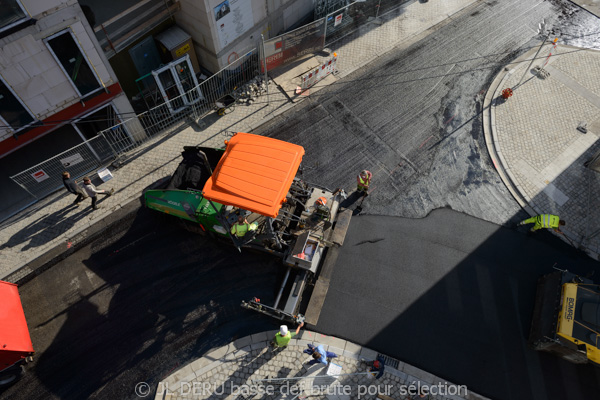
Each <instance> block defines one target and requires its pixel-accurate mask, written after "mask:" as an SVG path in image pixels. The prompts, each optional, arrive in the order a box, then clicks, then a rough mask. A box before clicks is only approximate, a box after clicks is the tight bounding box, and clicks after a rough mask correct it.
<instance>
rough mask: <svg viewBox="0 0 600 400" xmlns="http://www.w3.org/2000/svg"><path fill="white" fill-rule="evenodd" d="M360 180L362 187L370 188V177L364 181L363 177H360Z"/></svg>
mask: <svg viewBox="0 0 600 400" xmlns="http://www.w3.org/2000/svg"><path fill="white" fill-rule="evenodd" d="M358 180H359V181H360V184H361V185H363V186H369V183H370V179H369V175H367V179H363V178H362V176H360V175H358Z"/></svg>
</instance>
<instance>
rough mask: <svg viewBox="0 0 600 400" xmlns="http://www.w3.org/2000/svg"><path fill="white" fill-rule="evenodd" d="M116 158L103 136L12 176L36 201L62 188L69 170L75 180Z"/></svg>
mask: <svg viewBox="0 0 600 400" xmlns="http://www.w3.org/2000/svg"><path fill="white" fill-rule="evenodd" d="M113 156H114V153H113V150H112V149H111V147H110V144H109V142H108V140H106V138H105V137H104V135H99V136H96V137H94V138H92V139H90V140H87V141H85V142H83V143H81V144H79V145H77V146H75V147H73V148H70V149H69V150H67V151H64V152H62V153H60V154H59V155H56V156H54V157H52V158H50V159H48V160H46V161H44V162H42V163H40V164H37V165H34V166H33V167H31V168H28V169H26V170H25V171H22V172H20V173H18V174H16V175H13V176H11V177H10V179H12V180H13V181H14V182H15V183H16V184H17V185H19V186H20V187H22V188H23V189H24V190H25V191H26V192H27V193H29V194H30V195H32V196H33V197H34V198H36V199H37V200H39V199H41V198H43V197H45V196H47V195H48V194H50V193H52V192H54V191H56V190H57V189H60V188H62V187H63V183H62V173H63V172H64V171H65V170H68V171H69V172H70V173H71V176H72V177H74V178H78V177H81V176H83V175H85V174H87V173H89V172H90V171H93V170H95V169H96V168H98V167H100V166H102V165H104V163H105V162H107V161H109V160H112V159H113Z"/></svg>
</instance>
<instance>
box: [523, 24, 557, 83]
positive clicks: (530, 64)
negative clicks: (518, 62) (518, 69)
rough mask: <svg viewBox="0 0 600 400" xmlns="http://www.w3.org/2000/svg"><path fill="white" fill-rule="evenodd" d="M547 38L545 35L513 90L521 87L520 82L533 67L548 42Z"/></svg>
mask: <svg viewBox="0 0 600 400" xmlns="http://www.w3.org/2000/svg"><path fill="white" fill-rule="evenodd" d="M549 36H550V34H547V35H546V36H545V37H544V41H543V42H542V45H541V46H540V48H539V49H538V51H537V53H535V56H533V58H532V59H531V63H529V67H527V69H526V70H525V72H523V76H522V77H521V80H519V83H517V85H516V86H515V88H517V87H519V86H520V85H521V82H522V81H523V78H525V75H527V71H529V70H530V69H531V66H532V65H533V62H534V61H535V59H536V58H537V56H538V54H540V51H542V47H544V45H545V44H546V41H547V40H548V37H549Z"/></svg>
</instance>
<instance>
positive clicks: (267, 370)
mask: <svg viewBox="0 0 600 400" xmlns="http://www.w3.org/2000/svg"><path fill="white" fill-rule="evenodd" d="M274 335H275V332H263V333H259V334H255V335H252V336H247V337H245V338H241V339H238V340H236V341H235V342H232V343H231V344H229V345H227V346H224V347H221V348H218V349H216V350H213V351H212V352H210V353H208V354H206V355H205V356H204V357H202V358H200V359H198V360H196V361H194V362H192V363H191V364H188V365H186V366H184V367H183V368H181V369H180V370H178V371H175V372H174V373H173V374H171V375H170V376H169V377H167V378H165V379H164V380H163V381H161V382H159V384H158V386H157V388H156V396H155V400H183V399H199V400H200V399H237V398H239V399H242V397H238V395H239V394H247V393H251V391H252V388H253V387H254V389H256V390H257V391H258V392H259V394H257V395H256V396H252V395H247V396H245V397H244V398H245V399H254V398H256V399H285V398H287V399H293V398H295V397H294V396H295V395H296V394H298V395H300V397H298V398H305V397H304V396H306V395H309V394H310V398H311V399H317V400H318V399H329V400H341V399H358V398H364V399H375V398H376V397H377V394H380V395H384V396H388V398H393V399H396V400H404V399H408V398H412V396H410V394H413V395H414V394H415V393H414V392H409V391H410V390H418V388H419V387H421V388H422V387H427V388H428V389H427V390H430V393H431V394H430V397H429V398H430V399H431V400H434V399H435V400H445V399H452V400H459V399H470V400H476V399H482V400H483V399H485V398H484V397H481V396H479V395H477V394H475V393H473V392H470V391H469V390H468V388H467V387H465V386H460V385H459V384H458V385H456V384H453V383H450V382H447V381H445V380H443V379H440V378H438V377H436V376H433V375H431V374H429V373H427V372H425V371H422V370H420V369H418V368H415V367H412V366H410V365H407V364H404V363H403V362H401V361H398V360H392V359H389V358H388V363H387V364H386V367H385V372H384V374H383V376H382V377H380V378H379V379H375V377H374V376H373V375H372V374H370V373H369V371H368V368H369V366H368V365H367V363H366V362H365V361H372V360H374V359H375V358H376V357H377V353H376V352H375V351H373V350H370V349H368V348H364V347H361V346H358V345H356V344H354V343H351V342H347V341H345V340H341V339H338V338H335V337H332V336H325V335H322V334H320V333H315V332H311V331H301V332H300V334H299V335H298V336H296V337H295V338H294V339H292V340H291V342H290V344H289V345H288V346H287V348H285V349H282V350H273V349H271V348H270V346H269V342H270V339H272V337H273V336H274ZM307 344H315V345H318V344H322V345H323V346H324V347H325V349H326V350H327V351H330V352H333V353H335V354H337V355H338V357H336V358H332V359H331V363H333V364H336V365H337V366H339V367H341V371H335V375H333V376H332V375H328V374H327V373H328V367H326V366H325V365H322V364H317V365H314V366H310V365H308V364H307V362H308V361H309V360H310V359H311V357H310V356H309V355H307V354H305V353H303V352H302V351H303V350H304V349H306V348H307ZM392 363H394V364H395V365H393V366H392ZM329 373H331V374H333V372H332V371H329ZM295 385H297V386H296V387H301V388H302V389H303V390H304V391H302V392H301V389H298V391H297V392H295V393H294V392H293V390H294V387H295ZM315 386H316V387H318V388H315ZM278 387H281V388H282V391H283V392H285V391H286V390H287V391H288V393H287V397H286V396H285V394H286V393H283V394H282V392H281V391H280V390H278V389H277V388H278ZM411 387H412V388H411ZM261 388H262V389H261ZM270 388H272V389H273V392H272V393H269V392H267V390H269V389H270ZM288 388H289V390H288ZM236 390H237V392H236ZM260 390H262V392H260ZM380 398H385V397H380Z"/></svg>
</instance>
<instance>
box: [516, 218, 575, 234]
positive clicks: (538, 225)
mask: <svg viewBox="0 0 600 400" xmlns="http://www.w3.org/2000/svg"><path fill="white" fill-rule="evenodd" d="M528 224H535V225H533V227H532V228H531V229H530V230H529V231H530V232H535V231H537V230H539V229H544V228H545V229H554V231H555V232H558V233H563V232H562V231H561V230H560V227H561V226H565V221H563V220H562V219H560V218H559V217H558V215H552V214H541V215H536V216H535V217H531V218H527V219H525V220H523V221H521V222H519V226H521V225H528Z"/></svg>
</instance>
